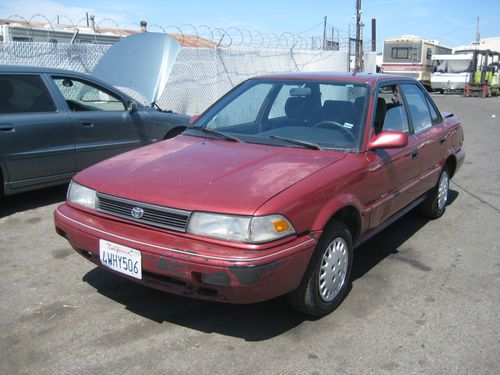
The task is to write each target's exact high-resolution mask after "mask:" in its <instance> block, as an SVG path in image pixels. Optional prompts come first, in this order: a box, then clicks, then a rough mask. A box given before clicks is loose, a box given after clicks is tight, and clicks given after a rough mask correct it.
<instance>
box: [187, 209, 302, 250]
mask: <svg viewBox="0 0 500 375" xmlns="http://www.w3.org/2000/svg"><path fill="white" fill-rule="evenodd" d="M187 231H188V232H189V233H192V234H197V235H200V236H206V237H214V238H220V239H222V240H227V241H237V242H247V243H261V242H267V241H272V240H276V239H278V238H282V237H285V236H288V235H289V234H292V233H295V230H294V229H293V227H292V225H291V224H290V222H289V221H288V220H287V219H285V218H284V217H283V216H281V215H269V216H236V215H234V216H233V215H221V214H211V213H205V212H194V213H193V214H192V215H191V218H190V220H189V225H188V229H187Z"/></svg>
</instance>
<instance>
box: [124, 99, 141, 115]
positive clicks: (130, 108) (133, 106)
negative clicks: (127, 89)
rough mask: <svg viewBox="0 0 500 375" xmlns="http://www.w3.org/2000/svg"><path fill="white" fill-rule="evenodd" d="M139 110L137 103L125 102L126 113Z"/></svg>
mask: <svg viewBox="0 0 500 375" xmlns="http://www.w3.org/2000/svg"><path fill="white" fill-rule="evenodd" d="M138 110H139V107H137V103H136V102H134V101H133V100H129V101H128V102H127V111H129V112H137V111H138Z"/></svg>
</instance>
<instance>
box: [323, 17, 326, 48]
mask: <svg viewBox="0 0 500 375" xmlns="http://www.w3.org/2000/svg"><path fill="white" fill-rule="evenodd" d="M323 49H324V50H325V49H326V16H325V18H324V21H323Z"/></svg>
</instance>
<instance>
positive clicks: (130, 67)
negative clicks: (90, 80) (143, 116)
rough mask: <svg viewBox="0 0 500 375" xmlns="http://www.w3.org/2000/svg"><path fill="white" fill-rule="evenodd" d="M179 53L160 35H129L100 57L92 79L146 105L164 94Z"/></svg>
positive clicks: (173, 42)
mask: <svg viewBox="0 0 500 375" xmlns="http://www.w3.org/2000/svg"><path fill="white" fill-rule="evenodd" d="M179 50H180V45H179V43H178V42H177V41H175V40H174V39H172V38H170V37H169V36H168V35H166V34H164V33H149V32H148V33H140V34H134V35H130V36H128V37H126V38H123V39H122V40H120V41H119V42H118V43H116V44H114V45H113V46H112V47H111V48H110V49H109V50H108V51H107V52H106V53H105V54H104V56H103V57H102V58H101V60H100V61H99V63H98V64H97V66H96V67H95V69H94V70H93V72H92V76H94V77H96V78H99V79H101V80H103V81H104V82H107V83H109V84H111V85H113V86H116V87H119V88H120V89H124V90H123V91H125V92H127V94H129V95H130V96H132V97H134V98H135V99H138V100H140V101H142V102H143V103H144V104H148V105H149V104H151V103H153V102H156V101H157V100H158V98H160V96H161V95H162V94H163V92H164V91H165V89H166V87H167V80H168V77H169V76H170V73H171V72H172V68H173V66H174V62H175V59H176V58H177V55H178V54H179Z"/></svg>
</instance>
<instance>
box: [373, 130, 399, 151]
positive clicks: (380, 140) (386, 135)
mask: <svg viewBox="0 0 500 375" xmlns="http://www.w3.org/2000/svg"><path fill="white" fill-rule="evenodd" d="M407 145H408V135H407V134H406V133H403V132H395V131H391V130H386V131H382V132H380V133H379V134H377V135H376V136H375V137H373V138H372V139H371V140H370V144H369V146H368V150H369V151H373V150H377V149H379V148H382V149H383V148H403V147H406V146H407Z"/></svg>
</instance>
